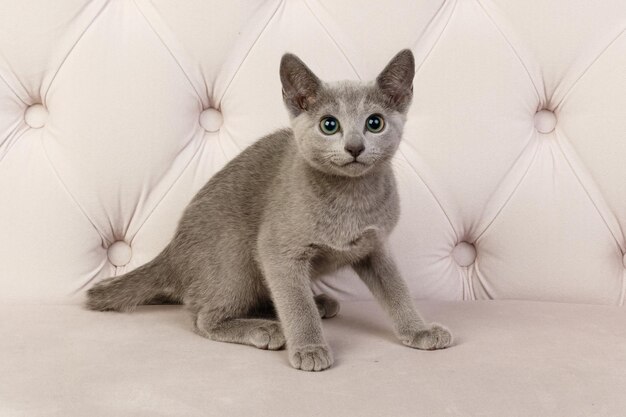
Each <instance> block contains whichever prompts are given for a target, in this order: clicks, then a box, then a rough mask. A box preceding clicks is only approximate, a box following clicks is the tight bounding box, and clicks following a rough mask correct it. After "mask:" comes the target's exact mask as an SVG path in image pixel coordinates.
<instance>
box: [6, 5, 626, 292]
mask: <svg viewBox="0 0 626 417" xmlns="http://www.w3.org/2000/svg"><path fill="white" fill-rule="evenodd" d="M625 22H626V3H625V2H624V1H623V0H612V1H602V2H590V1H587V0H576V1H571V0H559V1H557V0H551V1H544V0H527V1H523V2H522V1H509V0H448V1H443V0H419V1H400V0H396V1H385V2H378V1H377V2H358V1H334V0H332V1H331V0H306V1H297V0H289V1H277V0H276V1H275V0H266V1H206V0H187V1H185V2H182V3H181V2H178V1H172V0H134V1H131V0H109V1H107V0H92V1H88V2H87V1H83V0H63V1H55V2H54V5H52V3H49V2H47V1H45V0H28V1H7V0H5V1H2V2H1V4H0V197H1V203H0V288H2V291H0V297H1V298H2V299H3V300H7V301H13V302H31V301H32V302H39V301H46V302H59V301H60V302H65V301H71V302H75V301H79V300H80V299H81V297H82V292H83V290H84V289H85V288H87V287H88V286H90V285H91V284H93V283H94V282H96V281H97V280H99V279H102V278H105V277H107V276H110V275H113V274H121V273H124V272H125V271H128V270H130V269H133V268H136V267H137V266H139V265H141V264H142V263H144V262H146V261H148V260H150V259H151V258H152V257H154V256H155V255H156V254H157V253H158V252H159V250H160V249H161V248H162V247H164V245H165V244H166V242H167V241H168V239H169V238H170V237H171V235H172V233H173V231H174V229H175V225H176V222H177V220H178V218H179V215H180V213H181V211H182V209H183V208H184V207H185V205H186V203H187V202H188V201H189V200H190V198H191V197H192V196H193V195H194V193H195V191H197V190H198V188H199V187H201V186H202V185H203V184H204V183H205V182H206V181H207V179H208V178H209V177H210V176H211V175H212V174H214V173H215V172H216V171H217V170H219V169H220V168H221V167H222V166H224V164H225V163H226V162H227V161H229V160H230V159H231V158H233V157H234V156H235V155H236V154H237V153H238V152H239V151H241V150H242V149H243V148H244V147H246V146H247V145H249V144H250V143H252V142H253V141H254V140H256V139H257V138H259V137H260V136H262V135H264V134H266V133H268V132H270V131H272V130H273V129H276V128H279V127H282V126H284V125H286V123H287V116H286V112H285V110H284V109H283V105H282V102H281V94H280V83H279V78H278V63H279V59H280V56H281V55H282V54H283V53H284V52H285V51H292V52H295V53H297V54H299V55H300V56H301V57H302V58H303V59H304V60H305V61H306V62H307V63H308V64H309V65H310V67H311V68H312V69H313V70H314V71H316V72H317V73H318V74H319V76H321V77H322V78H324V79H327V80H338V79H363V80H368V79H371V78H373V77H374V76H375V75H376V74H377V73H378V71H380V70H381V69H382V67H383V65H384V64H385V63H386V61H387V60H388V59H389V58H390V57H391V56H392V55H393V54H394V53H395V52H396V51H398V50H399V49H401V48H403V47H410V48H411V49H412V50H413V51H414V53H415V55H416V59H417V66H418V70H417V74H416V77H415V100H414V104H413V106H412V108H411V111H410V115H409V120H408V125H407V129H406V135H405V139H404V142H403V144H402V146H401V148H400V151H399V152H398V155H397V158H396V159H395V161H394V166H395V168H396V172H397V176H398V179H399V183H400V187H401V199H402V210H403V213H402V219H401V222H400V224H399V226H398V228H397V231H396V232H395V234H394V235H393V249H394V251H395V255H396V257H397V259H398V261H399V264H400V266H401V270H402V272H403V274H404V276H405V277H406V279H407V280H408V281H409V282H410V286H411V289H412V291H413V294H414V295H415V296H416V297H419V298H437V299H473V298H516V299H535V300H555V301H566V302H588V303H602V304H623V302H624V282H625V272H624V265H623V253H624V251H625V250H626V241H625V239H624V233H623V230H624V227H625V226H626V36H624V28H625ZM318 288H324V289H326V290H327V291H329V292H331V293H334V294H336V295H338V296H339V297H341V298H344V299H345V298H356V299H363V298H368V297H369V295H368V294H367V292H366V291H365V289H364V287H363V286H362V285H361V284H360V283H359V282H358V281H357V280H356V279H354V276H353V274H352V273H350V272H349V271H342V272H340V273H339V274H337V276H335V277H329V278H328V279H326V280H324V281H323V282H322V283H320V284H319V286H318Z"/></svg>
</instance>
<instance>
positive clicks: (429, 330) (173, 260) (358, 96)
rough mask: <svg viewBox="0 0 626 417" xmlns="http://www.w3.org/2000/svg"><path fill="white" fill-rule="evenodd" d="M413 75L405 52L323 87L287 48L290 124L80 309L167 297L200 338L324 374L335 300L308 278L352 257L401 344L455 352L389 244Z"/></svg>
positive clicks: (236, 164) (226, 172) (225, 173)
mask: <svg viewBox="0 0 626 417" xmlns="http://www.w3.org/2000/svg"><path fill="white" fill-rule="evenodd" d="M414 73H415V63H414V58H413V54H412V53H411V51H410V50H408V49H405V50H402V51H400V52H399V53H398V54H397V55H396V56H394V57H393V59H391V61H390V62H389V63H388V64H387V66H386V67H385V68H384V70H383V71H382V72H381V73H380V74H379V75H378V77H377V78H376V80H375V81H373V82H370V83H361V82H353V81H343V82H337V83H325V82H322V81H321V80H320V79H319V78H318V77H317V76H316V75H315V74H314V73H313V72H312V71H311V70H310V69H309V68H308V67H307V66H306V65H305V64H304V63H303V62H302V61H301V60H300V59H299V58H298V57H297V56H295V55H293V54H290V53H287V54H285V55H283V57H282V59H281V62H280V80H281V83H282V88H283V90H282V94H283V101H284V103H285V105H286V108H287V111H288V113H289V117H290V125H291V128H287V129H283V130H279V131H277V132H275V133H273V134H270V135H268V136H266V137H264V138H262V139H260V140H259V141H257V142H256V143H254V144H253V145H251V146H250V147H248V148H247V149H245V150H244V151H243V152H242V153H241V154H240V155H239V156H237V157H236V158H235V159H233V160H232V161H231V162H230V163H228V164H227V165H226V166H225V167H224V168H223V169H222V170H221V171H219V172H218V173H217V174H215V175H214V176H213V177H212V178H211V179H210V180H209V181H208V183H207V184H206V185H205V186H204V187H203V188H202V189H201V190H200V191H199V192H198V193H197V195H196V196H195V197H194V198H193V200H192V201H191V203H190V204H189V205H188V206H187V208H186V210H185V212H184V214H183V216H182V219H181V220H180V223H179V225H178V229H177V231H176V233H175V236H174V238H173V239H172V241H171V242H170V243H169V244H168V245H167V246H166V248H165V249H164V250H163V251H162V252H161V253H160V254H159V255H158V256H157V257H156V258H155V259H154V260H152V261H150V262H148V263H147V264H145V265H143V266H141V267H139V268H137V269H135V270H134V271H131V272H129V273H127V274H125V275H122V276H119V277H112V278H108V279H105V280H103V281H102V282H100V283H98V284H96V285H95V286H93V287H92V288H91V289H89V290H88V292H87V301H86V306H87V307H88V308H90V309H93V310H101V311H106V310H116V311H130V310H132V309H133V308H134V307H136V306H137V305H139V304H146V303H150V302H151V301H152V300H155V299H158V300H163V299H164V298H165V299H170V300H173V301H175V302H180V303H183V304H185V305H186V307H187V309H188V310H189V311H190V312H191V313H192V315H193V318H194V324H193V326H194V331H195V332H197V333H198V334H200V335H202V336H204V337H207V338H209V339H212V340H217V341H223V342H232V343H242V344H247V345H252V346H256V347H257V348H260V349H271V350H276V349H281V348H283V347H285V345H286V347H287V351H288V356H289V361H290V363H291V365H292V366H293V367H294V368H296V369H301V370H305V371H321V370H324V369H326V368H328V367H330V366H331V365H332V363H333V356H332V353H331V350H330V349H329V347H328V344H327V342H326V341H325V339H324V335H323V333H322V326H321V320H320V319H321V318H329V317H333V316H335V315H336V314H337V312H338V311H339V303H338V302H337V301H336V300H335V299H333V298H331V297H330V296H328V295H325V294H321V295H317V296H314V295H313V292H312V290H311V287H310V283H311V280H312V279H315V278H317V277H319V276H320V275H322V274H324V273H328V272H331V271H334V270H336V269H337V268H339V267H341V266H344V265H350V266H352V268H353V269H354V270H355V271H356V273H357V274H358V275H359V277H360V278H361V279H362V280H363V282H364V283H365V284H366V285H367V286H368V288H369V289H370V291H371V292H372V293H373V295H374V296H375V298H376V299H377V300H378V301H379V303H380V304H381V305H382V306H383V308H384V309H385V310H386V312H387V313H388V314H389V315H390V316H391V319H392V321H393V324H394V330H395V333H396V335H397V336H398V338H399V339H400V340H401V341H402V343H404V344H405V345H407V346H410V347H413V348H417V349H427V350H432V349H441V348H445V347H448V346H449V345H450V344H451V343H452V336H451V334H450V332H449V331H448V330H447V329H446V328H444V327H443V326H441V325H438V324H426V323H425V322H424V321H423V320H422V318H421V317H420V316H419V314H418V313H417V311H416V309H415V307H414V305H413V302H412V300H411V298H410V295H409V291H408V288H407V286H406V283H405V282H404V281H403V279H402V278H401V276H400V274H399V273H398V269H397V267H396V265H395V263H394V261H393V259H392V256H391V254H390V252H389V247H388V245H387V238H388V235H389V233H390V232H391V230H392V229H393V227H394V226H395V225H396V223H397V221H398V216H399V199H398V193H397V189H396V183H395V177H394V174H393V171H392V167H391V159H392V157H393V155H394V153H395V152H396V150H397V148H398V146H399V143H400V140H401V137H402V133H403V128H404V123H405V120H406V113H407V110H408V108H409V106H410V103H411V100H412V96H413V76H414ZM276 316H277V318H278V320H276Z"/></svg>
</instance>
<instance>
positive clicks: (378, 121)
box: [365, 114, 385, 133]
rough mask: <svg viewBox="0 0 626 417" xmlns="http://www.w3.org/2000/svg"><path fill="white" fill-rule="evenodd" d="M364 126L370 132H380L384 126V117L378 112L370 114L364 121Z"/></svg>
mask: <svg viewBox="0 0 626 417" xmlns="http://www.w3.org/2000/svg"><path fill="white" fill-rule="evenodd" d="M365 127H366V128H367V130H369V131H370V132H372V133H380V132H382V131H383V129H384V128H385V119H383V116H381V115H380V114H372V115H371V116H370V117H368V118H367V120H366V121H365Z"/></svg>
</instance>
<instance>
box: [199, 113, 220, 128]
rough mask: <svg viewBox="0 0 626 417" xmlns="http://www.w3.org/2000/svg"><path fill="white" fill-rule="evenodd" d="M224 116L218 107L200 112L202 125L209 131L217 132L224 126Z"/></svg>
mask: <svg viewBox="0 0 626 417" xmlns="http://www.w3.org/2000/svg"><path fill="white" fill-rule="evenodd" d="M223 122H224V118H223V117H222V113H220V112H219V111H217V110H216V109H206V110H204V111H203V112H202V113H200V126H202V127H203V128H204V130H206V131H207V132H217V131H218V130H220V127H222V123H223Z"/></svg>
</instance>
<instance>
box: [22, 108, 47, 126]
mask: <svg viewBox="0 0 626 417" xmlns="http://www.w3.org/2000/svg"><path fill="white" fill-rule="evenodd" d="M46 120H48V110H46V108H45V107H44V106H43V105H42V104H33V105H32V106H29V107H28V108H27V109H26V111H25V112H24V121H25V122H26V124H27V125H28V126H30V127H32V128H33V129H39V128H42V127H44V125H45V124H46Z"/></svg>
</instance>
